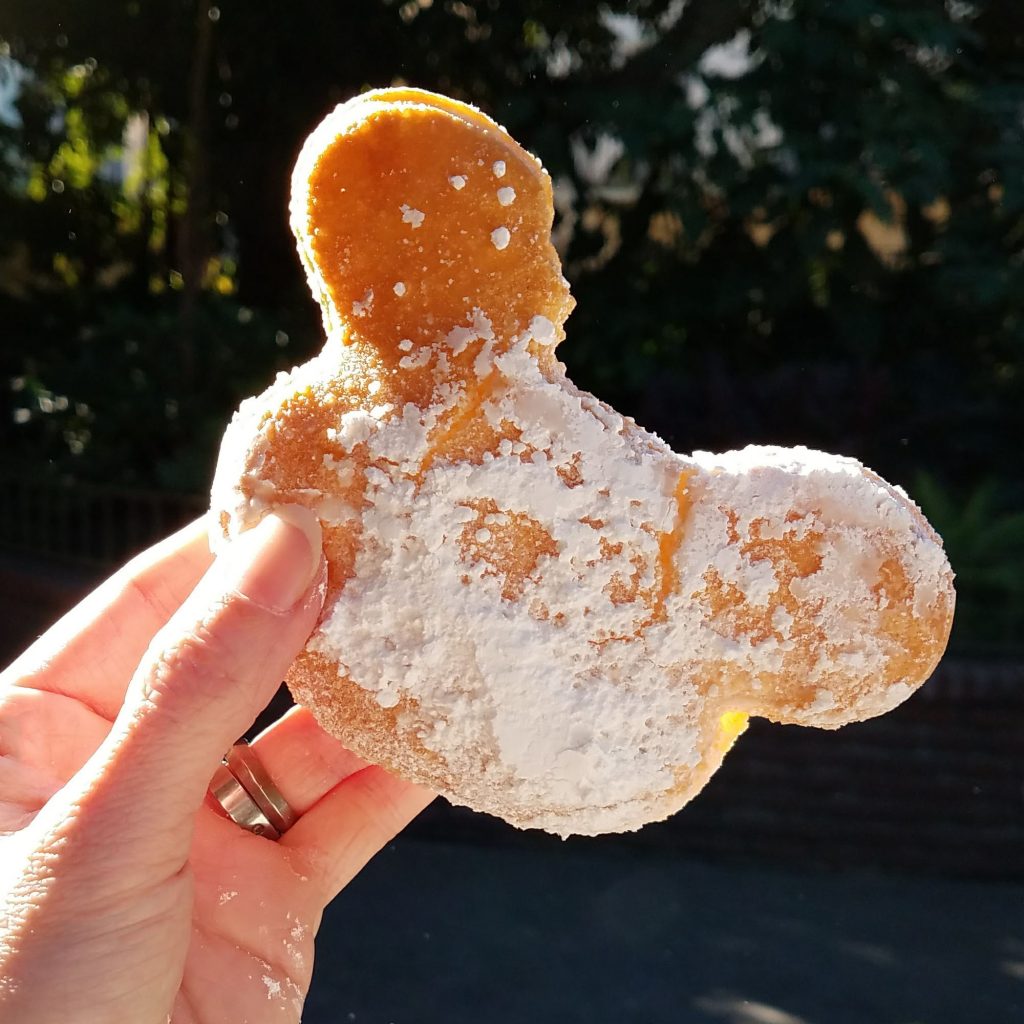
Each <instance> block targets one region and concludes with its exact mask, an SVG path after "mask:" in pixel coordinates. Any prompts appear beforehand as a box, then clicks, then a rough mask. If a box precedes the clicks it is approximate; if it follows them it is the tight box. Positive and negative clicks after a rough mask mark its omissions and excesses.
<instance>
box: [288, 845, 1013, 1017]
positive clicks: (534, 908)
mask: <svg viewBox="0 0 1024 1024" xmlns="http://www.w3.org/2000/svg"><path fill="white" fill-rule="evenodd" d="M303 1020H304V1022H305V1024H350V1022H354V1024H435V1022H437V1024H527V1022H529V1024H547V1022H552V1024H556V1022H557V1024H577V1022H579V1024H583V1022H587V1024H605V1022H608V1024H612V1022H615V1024H662V1022H664V1024H1010V1022H1013V1024H1019V1022H1020V1021H1022V1020H1024V886H1019V885H1009V884H991V883H985V884H982V883H972V882H958V881H946V880H936V879H924V880H922V879H915V878H904V877H894V876H887V877H881V876H869V875H854V874H825V873H813V874H812V873H795V872H792V871H782V870H778V869H768V868H756V867H721V866H712V865H709V864H701V863H696V862H693V861H686V860H680V859H678V858H672V857H668V856H666V855H664V854H663V853H659V852H658V851H652V850H629V849H625V850H623V849H621V848H610V847H607V846H602V845H601V844H600V843H595V844H594V845H593V846H592V847H590V848H588V849H582V850H581V849H579V848H577V849H570V848H566V849H564V850H562V851H556V852H554V853H552V852H548V851H535V850H529V849H515V848H511V849H510V848H502V847H487V846H472V845H453V844H446V843H441V842H431V841H424V840H417V839H405V840H399V841H398V842H397V843H396V844H395V845H393V846H392V847H390V848H388V849H387V850H385V851H384V852H383V853H381V854H380V855H379V857H378V858H377V859H376V860H375V861H374V862H373V863H372V864H371V865H370V866H369V867H368V868H367V869H366V871H365V872H364V873H363V875H361V876H360V878H359V879H357V880H356V882H355V883H354V884H353V885H352V886H351V887H350V888H349V889H348V890H347V891H346V892H345V893H343V894H342V896H341V897H340V898H339V899H338V900H337V901H336V902H335V903H334V904H333V905H332V907H331V908H330V910H329V911H328V914H327V916H326V918H325V920H324V924H323V927H322V929H321V941H320V944H319V954H318V961H317V970H316V974H315V975H314V981H313V987H312V991H311V993H310V997H309V1000H308V1002H307V1009H306V1014H305V1016H304V1018H303Z"/></svg>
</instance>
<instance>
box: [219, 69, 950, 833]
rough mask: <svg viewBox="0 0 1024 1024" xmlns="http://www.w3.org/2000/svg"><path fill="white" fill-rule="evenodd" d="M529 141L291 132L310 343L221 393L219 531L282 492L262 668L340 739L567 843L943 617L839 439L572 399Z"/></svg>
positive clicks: (336, 130) (885, 685)
mask: <svg viewBox="0 0 1024 1024" xmlns="http://www.w3.org/2000/svg"><path fill="white" fill-rule="evenodd" d="M552 215H553V214H552V201H551V186H550V182H549V179H548V176H547V174H546V173H545V172H544V170H543V168H542V167H541V166H540V164H539V163H538V162H537V160H536V159H535V158H534V157H532V156H531V155H530V154H528V153H527V152H526V151H525V150H523V149H522V148H521V147H520V146H518V145H517V144H516V143H515V142H514V141H513V140H512V139H511V138H510V137H509V136H508V135H507V133H506V132H505V131H504V130H503V129H501V128H499V127H498V126H497V125H495V124H494V123H493V122H492V121H490V120H489V119H488V118H486V117H485V116H484V115H482V114H481V113H479V112H478V111H476V110H474V109H473V108H470V107H468V106H465V105H464V104H461V103H456V102H455V101H452V100H449V99H445V98H443V97H440V96H435V95H433V94H430V93H425V92H420V91H417V90H410V89H403V90H385V91H382V92H375V93H369V94H367V95H366V96H364V97H361V98H359V99H356V100H353V101H351V102H350V103H347V104H344V105H343V106H341V107H339V108H338V109H337V110H335V111H334V112H333V113H332V114H331V115H330V116H329V117H328V118H327V119H326V120H325V121H324V122H323V124H321V126H320V127H319V128H318V129H317V130H316V131H315V132H314V133H313V135H312V136H311V137H310V138H309V140H308V141H307V143H306V146H305V148H304V149H303V151H302V154H301V156H300V158H299V161H298V165H297V167H296V170H295V176H294V179H293V192H292V226H293V228H294V230H295V233H296V236H297V238H298V242H299V251H300V253H301V255H302V259H303V261H304V263H305V265H306V268H307V271H308V273H309V279H310V285H311V287H312V289H313V292H314V294H315V296H316V298H317V300H318V301H319V303H320V305H321V306H322V308H323V313H324V323H325V326H326V330H327V344H326V346H325V347H324V350H323V351H322V353H321V354H320V355H318V356H317V357H316V358H314V359H313V360H311V361H310V362H309V363H307V364H305V365H304V366H301V367H298V368H297V369H295V370H294V371H293V372H292V373H291V374H288V375H281V376H280V377H279V379H278V380H277V382H276V383H275V384H273V385H272V386H271V387H270V388H269V390H268V391H267V392H266V393H265V394H263V395H262V396H260V397H258V398H254V399H250V400H249V401H247V402H245V403H243V405H242V407H241V409H240V410H239V412H238V414H237V415H236V416H235V418H234V420H233V421H232V424H231V426H230V427H229V429H228V432H227V434H226V436H225V439H224V445H223V448H222V452H221V459H220V464H219V467H218V472H217V478H216V481H215V484H214V491H213V512H214V514H215V516H216V517H217V522H218V527H219V529H220V530H222V531H223V533H224V535H233V534H236V533H238V532H240V531H242V530H245V529H247V528H249V527H250V526H252V525H253V524H254V523H255V522H257V521H258V520H259V519H260V517H261V516H262V515H263V514H264V513H265V512H266V511H267V510H268V509H269V508H272V507H274V506H277V505H282V504H290V503H300V504H303V505H306V506H308V507H309V508H311V509H313V510H315V511H316V513H317V515H318V517H319V518H320V520H321V523H322V525H323V528H324V537H325V547H326V553H327V558H328V562H329V592H328V595H327V601H326V604H325V610H324V614H323V617H322V619H321V622H320V624H319V625H318V627H317V629H316V631H315V632H314V634H313V636H312V637H311V639H310V641H309V644H308V646H307V649H306V651H305V652H304V654H303V655H302V656H301V657H300V658H299V660H298V661H297V662H296V663H295V665H294V666H293V668H292V670H291V673H290V675H289V679H288V682H289V685H290V687H291V689H292V692H293V693H294V695H295V698H296V700H298V701H299V702H300V703H302V704H305V705H307V706H308V707H310V708H311V709H312V711H313V713H314V714H315V715H316V717H317V719H318V720H319V721H320V723H321V725H322V726H323V727H324V728H325V729H327V730H328V731H329V732H331V733H333V734H334V735H336V736H338V737H339V738H340V739H341V740H343V741H344V742H345V744H346V745H348V746H349V747H350V748H351V749H352V750H354V751H355V752H356V753H358V754H359V755H360V756H362V757H364V758H367V759H369V760H371V761H375V762H378V763H380V764H382V765H384V766H385V767H388V768H390V769H391V770H393V771H395V772H396V773H398V774H400V775H403V776H405V777H407V778H410V779H413V780H415V781H416V782H419V783H422V784H424V785H427V786H431V787H433V788H435V789H437V790H438V791H440V792H441V793H443V794H444V795H446V796H448V797H449V798H450V799H452V800H454V801H456V802H458V803H462V804H468V805H469V806H471V807H474V808H477V809H479V810H484V811H488V812H490V813H492V814H497V815H500V816H501V817H503V818H505V819H506V820H508V821H510V822H512V823H513V824H516V825H519V826H522V827H540V828H545V829H548V830H550V831H553V832H557V833H560V834H563V835H567V834H570V833H582V834H596V833H600V832H607V831H618V830H624V829H634V828H638V827H640V826H641V825H643V824H644V823H646V822H648V821H653V820H656V819H659V818H663V817H665V816H666V815H668V814H671V813H672V812H673V811H675V810H677V809H678V808H680V807H681V806H682V805H683V804H685V803H686V802H687V801H688V800H689V799H690V798H691V797H693V796H694V795H695V794H696V793H697V792H698V791H699V790H700V788H701V787H702V786H703V785H704V783H705V782H706V781H707V780H708V778H709V777H710V776H711V774H712V773H713V772H714V771H715V769H716V768H717V767H718V766H719V764H720V763H721V761H722V758H723V756H724V754H725V752H726V751H727V749H728V748H729V746H730V745H731V743H732V742H733V740H734V739H735V737H736V736H737V735H738V734H739V733H740V732H741V731H742V729H743V727H744V725H745V723H746V719H747V716H749V715H762V716H764V717H766V718H770V719H772V720H773V721H778V722H793V723H798V724H802V725H816V726H822V727H826V728H834V727H836V726H839V725H842V724H844V723H846V722H851V721H856V720H859V719H864V718H869V717H871V716H873V715H878V714H881V713H882V712H884V711H887V710H889V709H890V708H892V707H895V706H896V705H897V704H898V703H900V702H901V701H902V700H904V699H905V698H906V697H908V696H909V695H910V694H911V693H912V692H913V690H914V689H915V688H916V687H917V686H918V685H920V684H921V683H922V682H923V681H924V680H925V679H926V678H927V677H928V675H929V674H930V673H931V671H932V669H933V668H934V667H935V664H936V663H937V661H938V659H939V657H940V656H941V654H942V651H943V649H944V647H945V644H946V640H947V637H948V634H949V629H950V624H951V620H952V613H953V603H954V595H953V586H952V573H951V571H950V568H949V565H948V563H947V561H946V559H945V556H944V555H943V552H942V547H941V542H940V541H939V538H938V537H937V536H936V535H935V534H934V532H933V531H932V530H931V529H930V527H929V526H928V524H927V522H926V521H925V520H924V518H923V517H922V515H921V514H920V512H919V511H918V509H917V508H916V507H915V506H914V505H913V503H912V502H911V501H910V500H909V499H908V498H907V496H906V495H905V494H904V493H903V492H902V491H899V490H897V489H895V488H893V487H891V486H889V485H888V484H886V483H885V482H884V481H882V480H881V479H880V478H878V477H877V476H875V475H874V474H873V473H871V472H869V471H867V470H865V469H864V468H863V467H862V466H860V465H859V464H858V463H856V462H855V461H853V460H852V459H846V458H840V457H835V456H829V455H823V454H820V453H818V452H812V451H808V450H806V449H802V448H798V449H781V448H747V449H745V450H744V451H741V452H730V453H727V454H725V455H709V454H706V453H697V454H695V455H693V456H686V457H684V456H679V455H676V454H675V453H674V452H672V451H671V450H670V449H669V448H668V447H667V446H666V445H665V444H664V443H663V442H662V441H661V440H660V439H659V438H657V437H655V436H654V435H652V434H649V433H647V432H646V431H644V430H642V429H641V428H640V427H638V426H637V425H636V424H635V423H634V422H633V421H632V420H629V419H624V418H623V417H621V416H620V415H619V414H618V413H616V412H615V411H614V410H612V409H610V408H609V407H608V406H606V405H604V404H602V403H601V402H599V401H598V400H597V399H595V398H593V397H592V396H591V395H588V394H586V393H584V392H581V391H579V390H578V389H577V388H576V387H575V386H574V385H573V384H572V382H571V381H569V380H568V379H567V377H566V376H565V369H564V367H563V366H562V364H560V363H559V362H558V361H557V359H556V357H555V346H556V345H557V343H558V342H559V341H560V340H562V338H563V337H564V332H563V323H564V321H565V319H566V317H567V316H568V314H569V312H570V311H571V309H572V305H573V302H572V299H571V298H570V296H569V291H568V286H567V284H566V282H565V280H564V278H563V277H562V274H561V269H560V266H559V261H558V257H557V254H556V253H555V251H554V249H553V248H552V246H551V242H550V229H551V222H552Z"/></svg>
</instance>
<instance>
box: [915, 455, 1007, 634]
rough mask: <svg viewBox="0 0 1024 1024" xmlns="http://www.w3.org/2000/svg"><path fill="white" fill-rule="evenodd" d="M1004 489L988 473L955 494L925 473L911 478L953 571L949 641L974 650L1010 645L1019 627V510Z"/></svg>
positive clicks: (922, 507)
mask: <svg viewBox="0 0 1024 1024" xmlns="http://www.w3.org/2000/svg"><path fill="white" fill-rule="evenodd" d="M1003 490H1004V485H1003V484H1002V483H1001V481H999V480H997V479H995V478H990V479H987V480H984V481H982V482H981V483H979V484H978V485H977V486H976V487H975V488H974V489H973V490H972V491H970V492H968V493H967V495H966V496H965V497H964V498H960V497H959V496H958V495H955V494H954V493H953V492H952V491H950V490H949V489H947V488H946V487H944V486H943V485H942V484H941V483H940V482H939V481H938V480H937V479H936V478H935V477H934V476H932V475H930V474H928V473H919V474H918V476H917V478H916V479H915V482H914V496H915V497H916V499H917V500H918V502H919V503H920V505H921V510H922V511H923V512H924V514H925V515H926V516H927V518H928V520H929V522H930V523H931V524H932V526H933V527H934V528H935V529H936V531H937V532H938V533H939V535H940V536H941V537H942V539H943V543H944V544H945V547H946V553H947V554H948V556H949V560H950V564H951V565H952V566H953V570H954V572H955V573H956V577H957V601H958V605H959V612H958V615H957V621H956V623H955V628H954V642H955V643H956V644H957V645H958V646H961V647H963V648H966V649H968V650H970V649H972V648H973V653H976V652H977V650H979V649H980V650H982V651H985V652H986V653H991V652H993V651H1006V650H1008V649H1012V648H1014V647H1016V646H1017V645H1018V644H1019V638H1020V632H1021V629H1022V628H1024V512H1021V511H1015V510H1012V509H1010V508H1009V507H1008V505H1007V502H1006V500H1005V496H1004V495H1003V493H1002V491H1003Z"/></svg>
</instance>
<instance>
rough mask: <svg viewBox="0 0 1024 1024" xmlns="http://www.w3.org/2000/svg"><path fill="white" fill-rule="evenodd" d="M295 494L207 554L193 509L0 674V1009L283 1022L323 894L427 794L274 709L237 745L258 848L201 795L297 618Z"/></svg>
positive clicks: (318, 579) (308, 532) (271, 684)
mask: <svg viewBox="0 0 1024 1024" xmlns="http://www.w3.org/2000/svg"><path fill="white" fill-rule="evenodd" d="M324 573H325V568H324V565H323V561H322V556H321V554H320V546H319V527H318V526H317V525H316V521H315V520H314V519H313V517H312V516H311V515H310V514H309V513H308V512H306V511H305V510H302V509H294V510H291V511H290V514H289V515H288V516H287V518H285V519H279V518H277V517H276V516H271V517H268V519H266V520H265V521H264V522H263V523H262V524H261V525H260V526H259V527H257V528H256V529H255V530H253V531H251V532H250V533H249V534H247V535H246V536H244V537H243V538H242V540H241V541H239V542H236V544H234V545H232V547H231V549H229V552H228V553H227V554H225V555H221V556H220V557H219V558H218V559H216V560H214V559H213V558H212V556H211V555H210V552H209V546H208V543H207V537H206V533H205V530H204V529H203V527H202V525H201V524H196V525H194V526H193V527H190V528H186V529H185V530H183V531H182V532H181V533H179V534H177V535H175V536H174V537H172V538H170V539H169V540H167V541H165V542H164V543H163V544H160V545H158V546H157V547H155V548H153V549H151V550H149V551H147V552H146V553H144V554H143V555H141V556H139V558H137V559H136V560H135V561H133V562H132V563H130V564H129V565H127V566H126V567H125V568H124V569H123V570H121V572H119V573H118V574H116V575H115V576H114V577H112V578H111V579H110V580H108V581H107V583H105V584H104V585H103V586H102V587H100V588H99V590H97V591H96V592H94V593H93V594H92V595H90V597H88V598H87V599H86V600H85V601H84V602H83V603H82V604H81V605H79V606H78V607H77V608H76V609H74V610H73V611H72V612H71V613H69V614H68V615H67V616H66V617H65V618H64V619H62V620H61V621H60V622H59V623H58V624H57V625H56V626H54V627H53V629H51V630H50V632H48V633H47V634H46V635H45V636H43V637H42V638H41V639H40V640H39V641H38V642H37V643H36V644H35V645H33V647H31V648H30V649H29V650H28V651H27V652H26V653H25V654H24V655H23V656H22V657H21V658H19V659H18V660H17V661H16V662H15V663H14V664H13V665H11V666H10V668H8V669H7V670H6V671H5V672H4V673H3V674H2V675H0V1019H2V1020H11V1021H18V1022H19V1024H43V1022H47V1024H48V1022H51V1021H52V1022H55V1024H56V1022H62V1024H63V1022H67V1021H76V1022H78V1021H81V1022H86V1024H107V1022H111V1024H114V1022H118V1024H121V1022H124V1021H132V1022H137V1024H147V1022H153V1024H165V1022H167V1021H170V1022H173V1024H214V1022H216V1024H232V1022H242V1021H246V1022H248V1024H262V1022H264V1021H274V1022H291V1021H298V1020H299V1018H300V1015H301V1010H302V1003H303V999H304V997H305V994H306V991H307V988H308V986H309V980H310V974H311V972H312V967H313V937H314V935H315V933H316V930H317V927H318V925H319V922H320V918H321V915H322V913H323V910H324V907H325V906H326V905H327V904H328V903H329V902H330V901H331V900H332V899H333V898H334V896H335V895H336V894H337V893H338V892H339V891H340V890H341V889H342V888H343V887H344V886H345V885H346V884H347V883H348V882H349V881H350V880H351V879H352V877H353V876H354V875H355V874H356V873H357V872H358V871H359V870H360V868H361V867H362V866H363V865H364V864H365V863H366V861H367V860H369V859H370V857H372V856H373V854H374V853H376V852H377V851H378V850H379V849H380V848H381V847H382V846H383V845H384V844H385V843H387V842H388V841H389V840H390V839H391V838H392V837H393V836H394V835H395V833H396V832H398V831H399V830H400V829H401V828H402V827H403V826H404V825H405V824H406V823H407V822H408V821H409V820H410V819H411V818H413V817H414V816H415V815H416V814H417V813H419V811H420V810H421V809H422V808H423V807H424V806H425V805H426V804H427V803H429V802H430V800H431V798H432V795H433V794H431V793H429V792H427V791H426V790H424V789H421V788H419V787H417V786H414V785H412V784H410V783H406V782H403V781H400V780H398V779H396V778H394V777H393V776H390V775H388V774H387V773H386V772H385V771H383V770H382V769H380V768H378V767H374V766H369V765H367V764H365V762H363V761H360V760H359V759H358V758H357V757H356V756H355V755H354V754H351V753H350V752H348V751H347V750H345V749H344V748H343V747H342V746H341V745H340V744H339V743H338V742H337V741H336V740H334V739H332V738H331V737H329V736H327V735H326V734H325V733H324V732H323V731H322V730H321V729H320V728H319V727H318V726H317V725H316V723H315V721H314V720H313V718H312V716H311V715H310V714H309V712H307V711H305V710H302V709H298V708H296V709H292V711H291V712H289V713H288V714H287V715H286V716H285V717H284V718H282V719H281V720H280V721H279V722H277V723H275V724H274V725H273V726H271V727H270V728H269V729H268V730H266V731H265V732H264V733H263V734H262V735H261V736H260V737H259V738H258V739H257V740H256V741H255V743H254V746H255V748H256V750H257V751H258V753H259V756H260V758H261V760H262V761H263V764H264V765H265V767H266V769H267V770H268V772H269V774H270V775H271V777H272V778H273V779H274V781H275V783H276V784H277V786H278V787H279V789H280V790H281V791H282V793H283V795H284V796H285V797H286V799H287V800H288V801H289V803H290V804H291V805H292V806H293V807H294V808H295V809H296V810H297V811H298V812H299V814H300V815H301V817H300V819H299V821H298V823H297V824H296V825H295V826H294V827H293V828H292V829H291V830H290V831H289V832H287V833H286V834H285V835H284V836H283V837H282V838H281V839H280V840H279V841H277V842H272V841H270V840H268V839H264V838H261V837H259V836H254V835H251V834H249V833H248V832H245V831H244V830H242V829H241V828H240V827H239V826H237V825H235V824H234V823H233V822H231V821H230V820H228V819H226V818H225V817H224V816H223V815H222V813H220V811H219V809H218V808H216V807H215V806H214V804H213V802H212V800H211V798H210V797H209V796H208V795H207V788H208V785H209V781H210V778H211V776H212V775H213V772H214V770H215V768H216V766H217V764H218V762H219V760H220V758H221V756H222V754H223V753H224V751H225V750H227V749H228V747H230V745H231V744H232V743H233V742H234V741H235V739H236V738H237V737H238V736H239V735H241V734H242V733H243V732H244V731H245V730H246V729H247V728H248V727H249V725H250V724H251V723H252V721H253V719H254V718H255V716H256V715H257V714H258V713H259V711H260V710H261V709H262V708H263V707H264V706H265V705H266V704H267V702H268V701H269V700H270V698H271V696H272V695H273V693H274V691H275V690H276V688H277V686H278V684H279V682H280V680H281V678H282V677H283V675H284V673H285V671H286V670H287V668H288V665H289V664H290V662H291V661H292V659H293V658H294V657H295V655H296V654H297V653H298V652H299V650H301V648H302V647H303V645H304V643H305V641H306V639H307V637H308V636H309V633H310V632H311V630H312V629H313V626H314V625H315V623H316V619H317V616H318V614H319V612H320V607H321V602H322V600H323V581H324Z"/></svg>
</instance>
